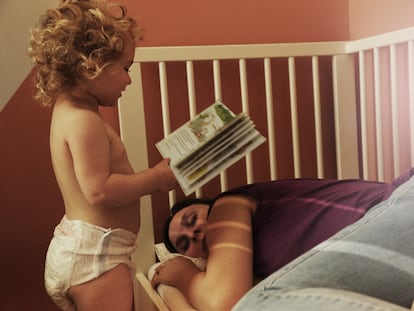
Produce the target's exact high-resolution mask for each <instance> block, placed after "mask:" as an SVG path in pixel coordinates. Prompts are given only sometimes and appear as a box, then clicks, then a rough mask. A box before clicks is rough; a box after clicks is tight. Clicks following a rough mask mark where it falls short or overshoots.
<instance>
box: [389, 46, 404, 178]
mask: <svg viewBox="0 0 414 311" xmlns="http://www.w3.org/2000/svg"><path fill="white" fill-rule="evenodd" d="M390 66H391V68H390V69H391V70H390V84H391V120H392V124H391V125H392V150H393V168H394V172H393V176H392V178H394V177H396V176H399V175H400V173H401V172H400V136H399V130H398V97H397V55H396V46H395V44H392V45H391V46H390Z"/></svg>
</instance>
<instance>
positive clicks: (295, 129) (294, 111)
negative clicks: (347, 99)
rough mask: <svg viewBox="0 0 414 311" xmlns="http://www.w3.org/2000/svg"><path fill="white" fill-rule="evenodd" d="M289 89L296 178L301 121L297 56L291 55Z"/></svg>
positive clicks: (297, 175) (299, 168)
mask: <svg viewBox="0 0 414 311" xmlns="http://www.w3.org/2000/svg"><path fill="white" fill-rule="evenodd" d="M288 64H289V91H290V109H291V122H292V142H293V163H294V164H293V165H294V176H295V178H300V177H301V167H300V166H301V165H300V145H299V121H298V107H297V106H298V104H297V94H296V68H295V67H296V66H295V58H294V57H289V59H288Z"/></svg>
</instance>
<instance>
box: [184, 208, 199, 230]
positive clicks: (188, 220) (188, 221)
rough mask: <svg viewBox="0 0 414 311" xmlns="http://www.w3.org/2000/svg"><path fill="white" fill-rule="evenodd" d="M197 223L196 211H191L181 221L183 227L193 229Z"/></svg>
mask: <svg viewBox="0 0 414 311" xmlns="http://www.w3.org/2000/svg"><path fill="white" fill-rule="evenodd" d="M196 222H197V213H196V212H195V211H189V212H188V213H185V214H184V215H183V219H182V221H181V223H182V225H183V226H184V227H186V228H192V227H194V225H195V224H196Z"/></svg>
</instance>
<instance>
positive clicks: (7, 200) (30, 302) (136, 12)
mask: <svg viewBox="0 0 414 311" xmlns="http://www.w3.org/2000/svg"><path fill="white" fill-rule="evenodd" d="M396 1H397V2H395V1H392V3H393V5H394V6H398V5H397V4H395V3H400V2H401V3H403V4H404V7H403V6H402V7H401V8H399V10H398V12H401V14H402V13H404V16H403V17H404V19H410V21H411V20H412V19H411V17H409V16H407V14H408V11H410V12H412V11H413V10H412V8H413V7H412V6H413V5H412V1H411V0H406V1H400V0H396ZM358 2H361V1H360V0H353V1H352V0H351V3H352V6H351V8H352V12H354V11H355V10H356V6H355V3H358ZM380 2H382V3H386V2H387V0H381V1H380ZM388 2H390V1H388ZM124 3H125V4H126V5H127V6H128V7H129V11H130V13H131V15H133V16H134V17H136V18H137V19H138V21H139V22H140V23H141V24H142V25H143V26H144V28H145V40H144V41H143V42H142V43H141V44H142V45H143V46H145V45H146V46H157V45H180V44H189V45H194V44H224V43H256V42H264V43H265V42H284V41H290V42H293V41H306V40H312V41H319V40H345V39H348V37H349V25H348V8H347V2H346V1H332V0H315V1H303V0H290V1H286V0H256V1H240V0H227V1H222V0H211V1H204V2H199V1H193V0H183V1H179V2H177V1H175V2H174V1H167V0H159V1H152V0H124ZM371 3H375V4H376V3H378V1H375V2H374V1H373V0H371ZM407 7H408V8H409V10H408V9H407ZM390 10H392V8H390ZM326 12H329V14H327V13H326ZM368 13H372V14H375V12H373V11H368ZM352 16H353V18H352V20H354V19H356V18H357V17H356V14H355V13H353V14H352ZM388 17H389V16H381V17H380V18H378V19H379V20H382V22H383V24H382V25H381V26H384V23H385V21H384V19H385V20H387V18H388ZM390 23H396V24H397V25H398V26H400V25H401V21H400V20H399V19H395V18H392V19H390ZM378 24H380V23H378ZM388 26H389V25H387V27H388ZM361 27H362V26H361ZM381 30H384V29H383V28H381ZM2 78H4V77H2ZM32 94H33V86H32V84H31V77H28V79H27V80H26V81H25V82H24V83H23V84H22V86H21V87H20V88H19V89H18V90H17V92H16V94H15V95H14V96H13V97H12V99H11V100H10V102H9V103H8V105H7V106H6V108H5V109H4V110H3V111H1V112H0V150H1V153H0V168H1V177H0V178H1V179H0V180H1V186H0V217H1V218H0V219H1V220H2V226H1V230H2V231H1V238H0V243H1V245H2V261H1V262H2V264H1V265H0V269H1V270H0V275H1V276H2V277H3V280H5V282H4V286H3V287H2V293H3V295H1V297H2V298H1V299H0V309H1V310H43V311H48V310H57V308H56V307H54V305H53V304H52V303H51V301H50V300H49V298H48V297H47V296H46V294H45V292H44V289H43V264H44V256H45V252H46V249H47V245H48V242H49V239H50V237H51V235H52V232H53V228H54V226H55V225H56V222H57V221H58V220H59V218H60V217H61V216H62V213H63V207H62V201H61V198H60V194H59V191H58V189H57V185H56V182H55V179H54V176H53V172H52V168H51V164H50V156H49V147H48V129H49V122H50V111H49V110H45V109H42V108H40V107H39V106H38V104H37V103H35V102H34V101H33V100H32V98H31V96H32ZM105 117H106V118H107V119H108V120H110V121H111V124H113V125H114V126H115V127H116V123H117V117H116V113H115V112H112V111H105ZM6 281H7V282H6ZM5 297H7V298H5Z"/></svg>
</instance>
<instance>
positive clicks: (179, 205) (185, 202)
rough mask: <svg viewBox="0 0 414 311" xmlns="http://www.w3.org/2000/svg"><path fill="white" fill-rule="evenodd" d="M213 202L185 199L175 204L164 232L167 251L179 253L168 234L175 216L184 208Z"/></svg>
mask: <svg viewBox="0 0 414 311" xmlns="http://www.w3.org/2000/svg"><path fill="white" fill-rule="evenodd" d="M211 202H212V200H210V199H195V198H188V199H185V200H182V201H179V202H177V203H175V204H174V205H173V206H172V207H171V211H170V216H169V217H168V219H167V221H166V222H165V225H164V232H163V236H164V244H165V247H167V249H168V250H169V251H170V252H171V253H177V250H176V249H175V247H174V245H173V244H172V242H171V240H170V236H169V234H168V231H169V229H170V223H171V220H172V219H173V217H174V215H175V214H177V213H178V212H179V211H181V210H182V209H183V208H186V207H188V206H190V205H193V204H207V205H210V204H211Z"/></svg>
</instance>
